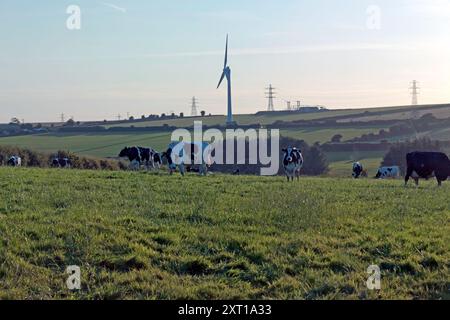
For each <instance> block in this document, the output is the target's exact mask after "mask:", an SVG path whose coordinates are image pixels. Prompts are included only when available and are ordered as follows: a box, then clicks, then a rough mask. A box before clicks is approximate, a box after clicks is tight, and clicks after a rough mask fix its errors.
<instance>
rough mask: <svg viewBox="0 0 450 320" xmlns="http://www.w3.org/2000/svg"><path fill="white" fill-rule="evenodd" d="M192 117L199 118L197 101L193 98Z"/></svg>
mask: <svg viewBox="0 0 450 320" xmlns="http://www.w3.org/2000/svg"><path fill="white" fill-rule="evenodd" d="M191 116H192V117H197V116H198V109H197V99H196V98H195V97H192V105H191Z"/></svg>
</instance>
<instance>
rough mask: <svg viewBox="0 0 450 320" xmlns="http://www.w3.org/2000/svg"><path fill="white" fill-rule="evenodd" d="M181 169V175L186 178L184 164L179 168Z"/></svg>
mask: <svg viewBox="0 0 450 320" xmlns="http://www.w3.org/2000/svg"><path fill="white" fill-rule="evenodd" d="M179 168H180V173H181V175H182V176H183V177H184V169H185V168H184V165H183V164H180V166H179Z"/></svg>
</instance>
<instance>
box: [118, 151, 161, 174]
mask: <svg viewBox="0 0 450 320" xmlns="http://www.w3.org/2000/svg"><path fill="white" fill-rule="evenodd" d="M155 154H156V151H155V150H153V149H152V148H142V147H131V148H129V147H125V148H123V149H122V151H120V153H119V157H120V158H128V160H130V169H134V170H139V169H140V168H141V166H142V165H144V166H145V167H146V168H147V169H149V168H150V166H151V167H153V168H154V167H155V162H154V156H155Z"/></svg>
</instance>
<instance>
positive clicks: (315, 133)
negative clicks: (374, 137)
mask: <svg viewBox="0 0 450 320" xmlns="http://www.w3.org/2000/svg"><path fill="white" fill-rule="evenodd" d="M381 129H386V127H384V126H378V127H356V126H355V127H354V128H339V127H337V128H307V129H301V128H299V129H288V130H281V135H283V136H286V137H292V138H295V139H299V140H305V141H306V142H308V143H309V144H314V143H316V142H320V143H326V142H330V141H331V138H332V137H333V136H334V135H336V134H340V135H342V136H343V138H342V141H346V140H350V139H354V138H356V137H360V136H362V135H363V134H367V133H378V132H379V131H380V130H381Z"/></svg>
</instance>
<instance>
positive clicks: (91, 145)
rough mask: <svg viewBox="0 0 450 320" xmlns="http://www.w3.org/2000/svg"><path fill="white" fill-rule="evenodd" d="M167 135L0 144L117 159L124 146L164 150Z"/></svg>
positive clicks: (50, 137) (59, 137) (22, 139)
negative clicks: (140, 146) (150, 147)
mask: <svg viewBox="0 0 450 320" xmlns="http://www.w3.org/2000/svg"><path fill="white" fill-rule="evenodd" d="M169 141H170V133H168V132H161V133H131V134H114V133H108V134H96V133H93V134H41V135H32V136H17V137H7V138H0V145H10V146H18V147H25V148H31V149H33V150H37V151H44V152H49V153H52V152H56V151H58V150H68V151H72V152H75V153H77V154H79V155H86V156H94V157H116V156H117V155H118V153H119V152H120V150H121V149H122V148H123V147H125V146H134V145H142V146H152V147H153V148H155V149H157V150H164V148H167V145H168V142H169Z"/></svg>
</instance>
